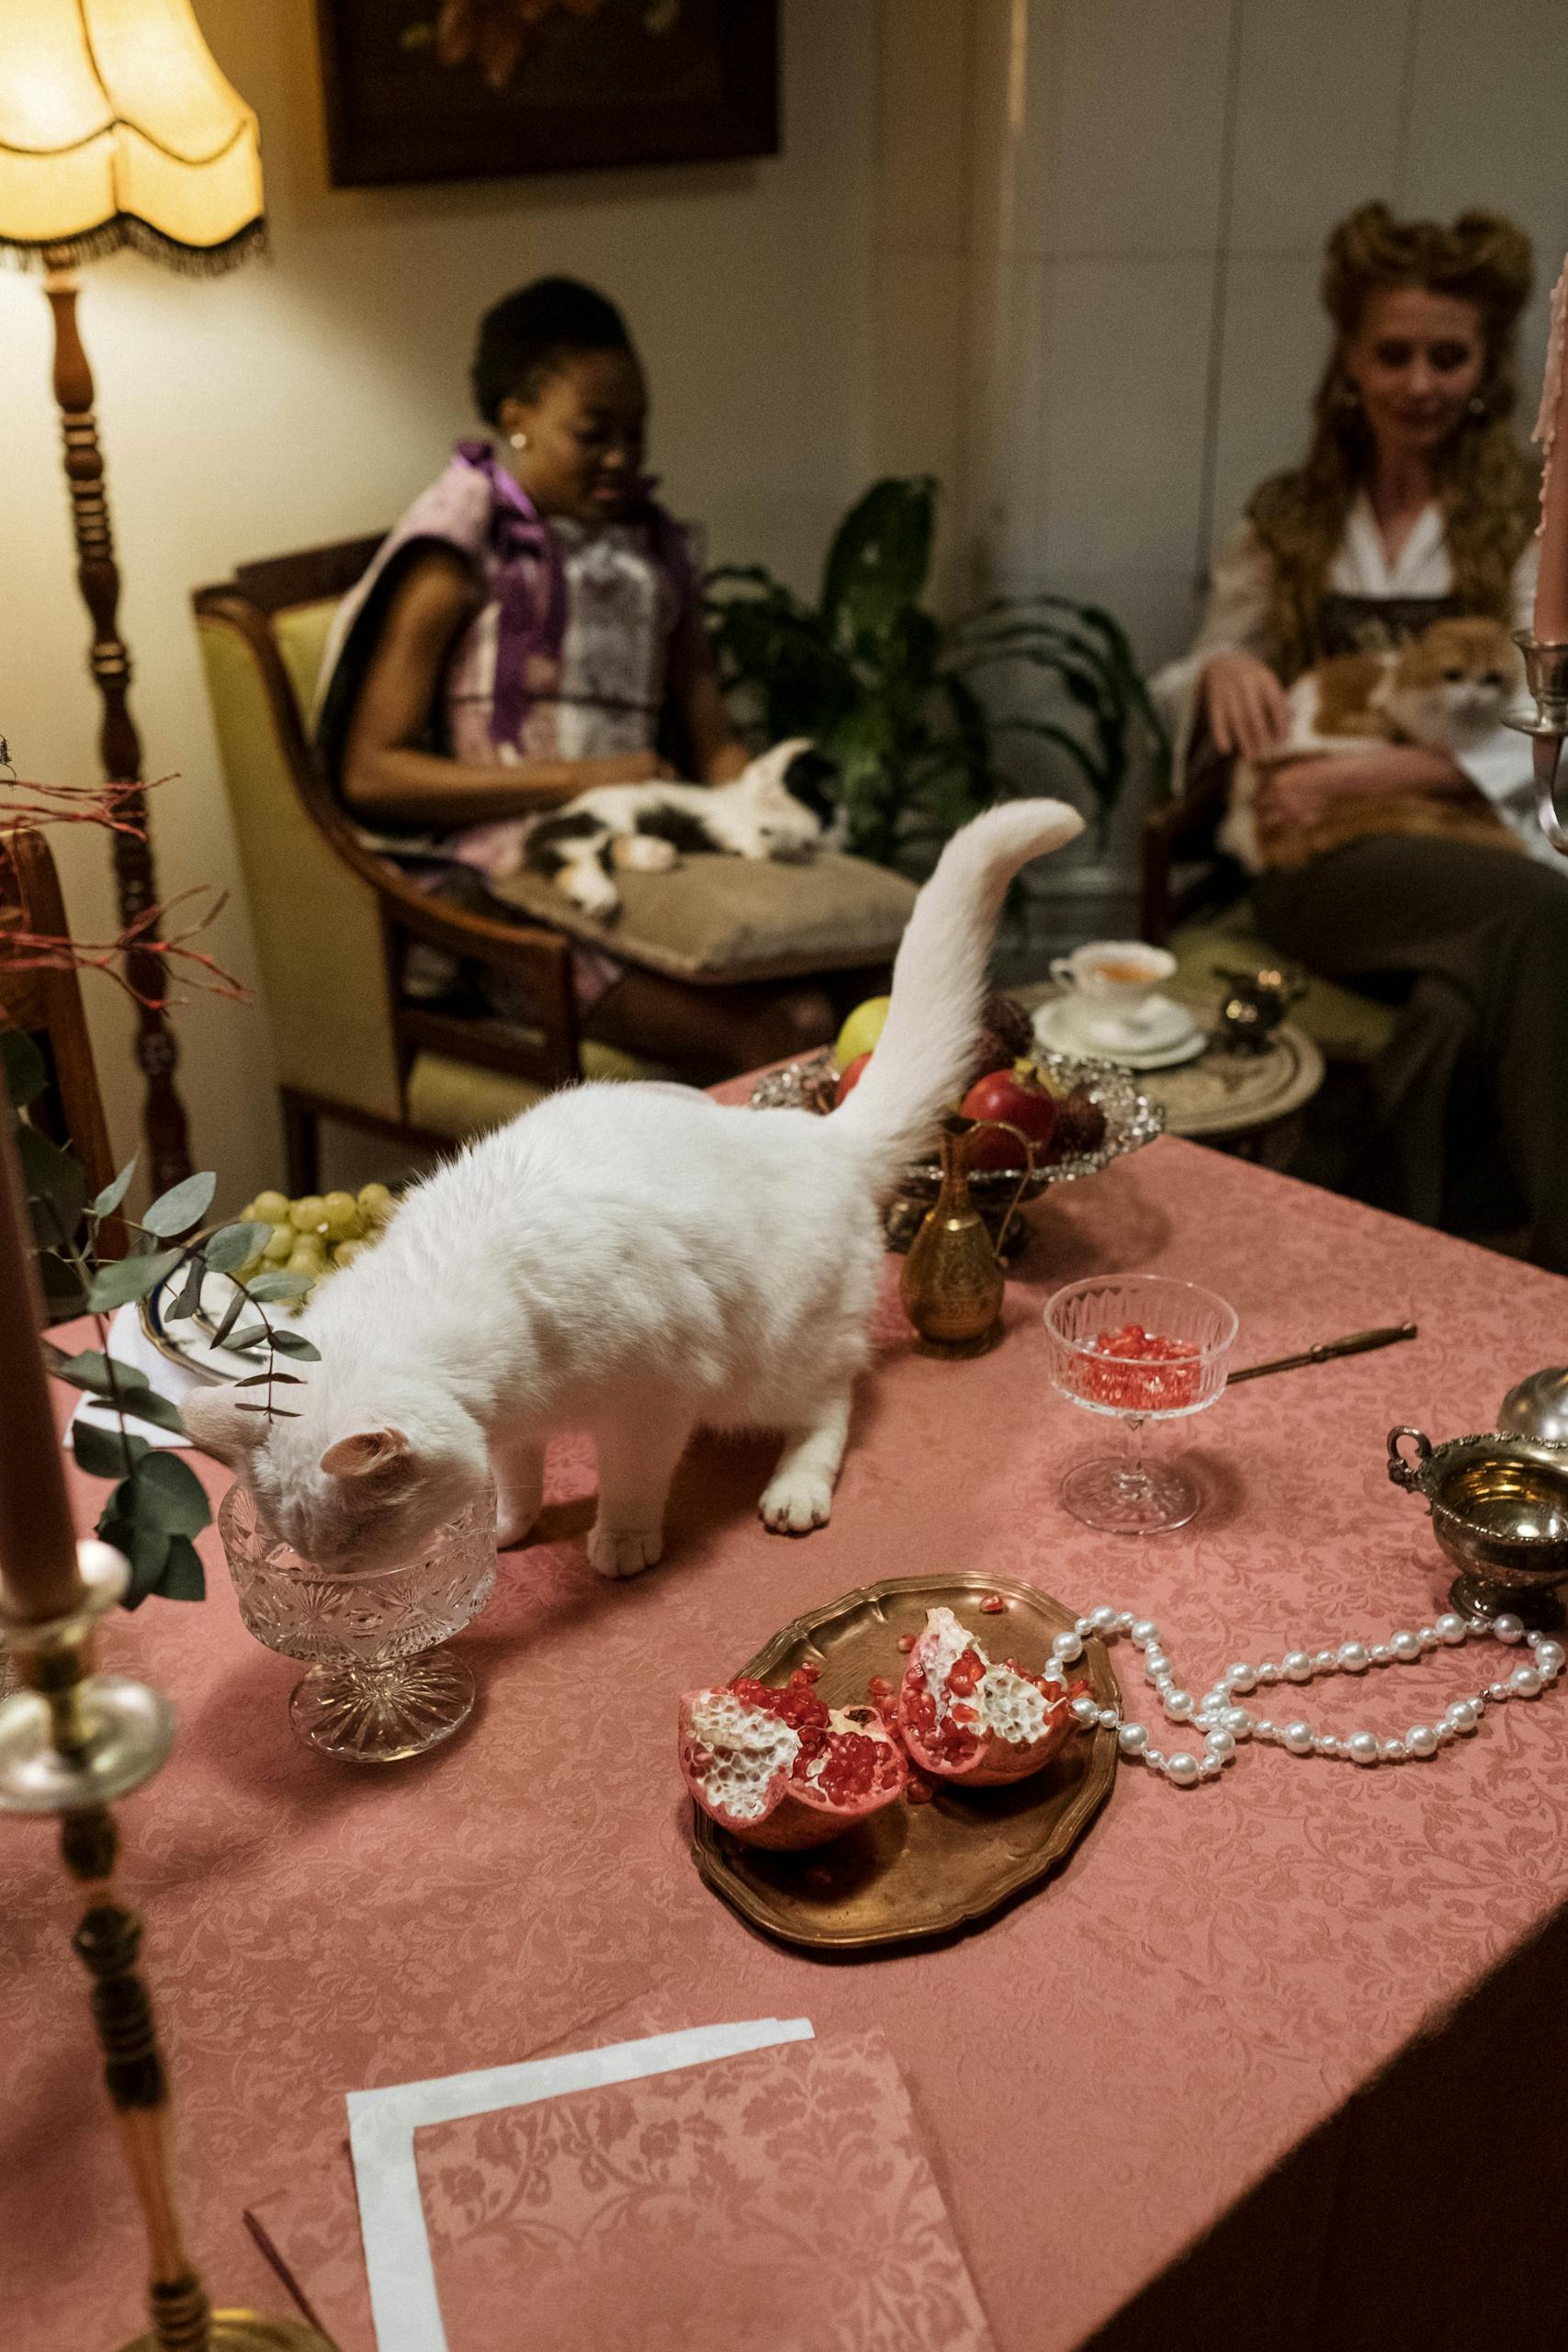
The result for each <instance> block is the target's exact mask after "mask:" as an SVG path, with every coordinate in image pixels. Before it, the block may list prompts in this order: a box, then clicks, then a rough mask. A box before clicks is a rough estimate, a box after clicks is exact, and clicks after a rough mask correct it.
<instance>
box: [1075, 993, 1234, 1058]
mask: <svg viewBox="0 0 1568 2352" xmlns="http://www.w3.org/2000/svg"><path fill="white" fill-rule="evenodd" d="M1151 1016H1152V1017H1151ZM1034 1035H1035V1036H1036V1038H1037V1039H1038V1040H1039V1042H1040V1044H1041V1045H1043V1046H1045V1047H1046V1048H1047V1049H1048V1050H1049V1051H1051V1052H1054V1053H1066V1054H1098V1055H1100V1057H1101V1059H1102V1060H1105V1061H1109V1062H1120V1063H1121V1064H1122V1067H1123V1069H1175V1068H1176V1067H1177V1065H1178V1064H1179V1063H1180V1062H1190V1061H1195V1060H1196V1059H1197V1057H1198V1056H1199V1055H1200V1054H1201V1053H1202V1051H1203V1050H1204V1048H1205V1046H1207V1045H1208V1042H1209V1040H1208V1036H1207V1035H1206V1033H1205V1032H1204V1031H1203V1030H1202V1029H1201V1028H1200V1027H1199V1025H1198V1023H1196V1022H1195V1021H1194V1020H1193V1018H1192V1015H1191V1014H1190V1012H1188V1010H1187V1008H1186V1006H1185V1005H1180V1004H1174V1003H1172V1001H1171V1000H1170V999H1169V998H1168V997H1156V999H1155V1000H1154V1001H1153V1003H1152V1004H1151V1005H1150V1006H1149V1007H1148V1008H1147V1011H1146V1012H1145V1018H1144V1019H1143V1020H1142V1021H1140V1022H1138V1023H1136V1025H1135V1026H1134V1023H1132V1022H1124V1021H1114V1022H1113V1021H1107V1022H1104V1023H1100V1022H1097V1021H1093V1020H1090V1019H1089V1018H1087V1017H1086V1012H1085V1008H1084V1007H1083V1006H1081V1005H1080V1004H1078V1003H1077V1001H1076V1000H1075V999H1074V998H1072V997H1070V996H1065V997H1057V998H1055V1000H1054V1001H1052V1002H1051V1003H1049V1004H1043V1005H1042V1006H1041V1008H1040V1010H1039V1012H1037V1013H1036V1014H1035V1016H1034ZM1113 1040H1114V1042H1112V1041H1113Z"/></svg>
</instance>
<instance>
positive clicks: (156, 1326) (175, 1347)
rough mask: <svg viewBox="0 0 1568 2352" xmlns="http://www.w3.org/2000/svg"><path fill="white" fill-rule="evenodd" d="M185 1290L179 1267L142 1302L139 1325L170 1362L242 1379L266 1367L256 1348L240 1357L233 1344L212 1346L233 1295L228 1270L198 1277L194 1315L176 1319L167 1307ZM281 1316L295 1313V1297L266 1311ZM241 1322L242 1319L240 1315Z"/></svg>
mask: <svg viewBox="0 0 1568 2352" xmlns="http://www.w3.org/2000/svg"><path fill="white" fill-rule="evenodd" d="M184 1288H185V1273H184V1271H183V1269H182V1270H181V1271H179V1272H175V1273H173V1274H171V1275H170V1277H169V1279H168V1281H167V1282H165V1283H160V1284H159V1285H158V1288H157V1289H156V1290H155V1291H154V1292H153V1293H152V1297H151V1298H144V1299H143V1300H142V1302H141V1329H142V1331H143V1333H144V1334H145V1336H146V1338H147V1339H148V1340H149V1341H150V1342H151V1343H152V1346H153V1347H154V1348H156V1349H157V1351H158V1353H159V1354H160V1355H162V1356H167V1357H168V1358H169V1360H170V1361H171V1363H182V1364H184V1365H185V1366H186V1370H187V1371H190V1372H195V1373H199V1374H200V1375H201V1377H202V1378H203V1379H204V1380H243V1378H244V1377H245V1375H246V1374H247V1373H252V1372H260V1371H263V1370H265V1364H266V1358H265V1355H264V1354H262V1353H261V1352H260V1351H257V1352H256V1353H254V1354H252V1355H239V1354H237V1353H236V1352H235V1351H234V1350H233V1349H231V1348H215V1347H214V1346H213V1344H212V1337H213V1333H214V1332H215V1331H216V1330H217V1329H218V1326H219V1325H220V1322H221V1321H222V1319H223V1316H224V1313H225V1311H226V1310H227V1308H228V1306H229V1305H230V1302H231V1300H232V1298H233V1295H234V1284H233V1283H231V1281H230V1279H229V1277H228V1275H227V1274H206V1275H204V1276H203V1278H202V1284H201V1305H200V1306H198V1307H197V1311H196V1313H195V1314H194V1315H182V1316H179V1317H175V1316H174V1315H172V1314H171V1313H170V1309H171V1308H172V1307H173V1306H175V1305H176V1304H177V1302H178V1299H179V1295H180V1293H181V1291H182V1290H183V1289H184ZM268 1312H269V1313H270V1314H272V1315H275V1316H276V1317H279V1319H280V1320H282V1319H286V1318H287V1319H291V1318H292V1317H293V1316H294V1315H295V1314H297V1313H298V1312H299V1308H298V1306H297V1305H296V1303H295V1302H294V1301H293V1300H288V1301H287V1302H283V1303H275V1304H274V1305H273V1306H271V1307H270V1308H269V1310H268ZM240 1320H241V1324H242V1326H243V1323H244V1320H245V1317H244V1316H243V1315H242V1316H241V1318H240Z"/></svg>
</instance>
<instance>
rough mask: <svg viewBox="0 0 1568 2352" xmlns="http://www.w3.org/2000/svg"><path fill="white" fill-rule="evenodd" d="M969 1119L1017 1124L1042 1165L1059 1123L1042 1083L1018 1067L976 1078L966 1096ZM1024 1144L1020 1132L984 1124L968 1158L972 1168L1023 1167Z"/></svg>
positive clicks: (967, 1117)
mask: <svg viewBox="0 0 1568 2352" xmlns="http://www.w3.org/2000/svg"><path fill="white" fill-rule="evenodd" d="M964 1117H965V1118H966V1119H976V1120H982V1121H983V1120H987V1119H999V1120H1004V1121H1005V1122H1006V1125H1007V1126H1009V1127H1017V1128H1019V1129H1020V1130H1021V1133H1022V1134H1024V1135H1025V1136H1028V1137H1029V1139H1030V1141H1031V1142H1032V1144H1033V1146H1034V1154H1033V1163H1034V1166H1035V1167H1036V1168H1040V1167H1043V1165H1044V1160H1045V1153H1046V1150H1047V1148H1049V1145H1050V1141H1051V1135H1052V1130H1053V1129H1054V1128H1055V1124H1056V1105H1055V1100H1054V1098H1053V1097H1052V1096H1051V1095H1049V1094H1048V1093H1047V1092H1046V1091H1045V1089H1044V1088H1043V1086H1039V1085H1036V1084H1035V1083H1034V1081H1033V1080H1032V1079H1026V1078H1022V1077H1021V1076H1020V1075H1019V1074H1018V1072H1017V1071H1016V1070H1010V1069H994V1070H991V1071H990V1072H989V1073H988V1074H987V1076H986V1077H985V1078H981V1079H976V1082H975V1084H974V1085H973V1086H972V1087H971V1088H970V1089H969V1091H968V1093H967V1094H966V1095H965V1096H964ZM1023 1153H1024V1148H1023V1146H1022V1144H1021V1143H1020V1141H1019V1139H1018V1136H1010V1135H1009V1134H1007V1133H1006V1131H1005V1128H1004V1127H1000V1126H995V1127H989V1128H987V1127H984V1126H982V1128H981V1131H980V1133H979V1134H978V1135H977V1136H974V1137H973V1138H972V1139H971V1142H970V1145H969V1161H968V1164H969V1166H970V1167H971V1168H972V1169H985V1168H1021V1167H1022V1165H1023Z"/></svg>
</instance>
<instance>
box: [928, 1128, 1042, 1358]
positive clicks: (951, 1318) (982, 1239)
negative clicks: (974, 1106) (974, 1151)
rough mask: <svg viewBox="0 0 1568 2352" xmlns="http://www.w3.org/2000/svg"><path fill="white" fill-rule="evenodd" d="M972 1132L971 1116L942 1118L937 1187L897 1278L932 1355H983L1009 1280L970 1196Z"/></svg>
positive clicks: (997, 1331)
mask: <svg viewBox="0 0 1568 2352" xmlns="http://www.w3.org/2000/svg"><path fill="white" fill-rule="evenodd" d="M974 1132H975V1123H974V1121H973V1120H970V1119H960V1118H953V1119H948V1120H946V1121H944V1123H943V1126H942V1190H941V1192H940V1193H938V1194H937V1197H936V1201H935V1204H934V1205H933V1206H932V1207H931V1208H930V1209H928V1210H927V1212H926V1215H925V1218H924V1221H923V1222H922V1224H921V1226H920V1229H919V1233H917V1234H916V1236H915V1238H914V1240H913V1241H912V1242H911V1243H910V1245H909V1254H908V1257H907V1258H906V1259H905V1261H904V1270H903V1273H902V1276H901V1278H900V1281H899V1291H900V1294H901V1295H902V1297H903V1301H904V1312H905V1314H906V1315H908V1318H909V1320H910V1322H911V1323H912V1324H913V1325H914V1327H915V1329H916V1330H917V1331H918V1332H919V1335H920V1338H921V1339H922V1340H924V1341H925V1343H926V1346H927V1348H928V1349H929V1350H930V1351H931V1352H932V1353H934V1354H938V1355H944V1356H977V1355H983V1354H984V1353H985V1351H986V1350H987V1348H991V1347H994V1346H995V1345H996V1343H997V1341H998V1339H999V1338H1000V1337H1001V1329H1002V1295H1003V1293H1004V1291H1005V1289H1006V1286H1007V1285H1006V1277H1005V1276H1004V1274H1003V1272H1002V1261H1001V1259H1000V1256H999V1255H998V1247H999V1240H1000V1237H999V1236H998V1240H997V1241H993V1240H992V1238H991V1236H990V1234H989V1232H988V1231H987V1226H986V1221H985V1219H984V1217H983V1216H981V1215H980V1212H979V1210H978V1209H977V1208H976V1206H975V1204H974V1202H973V1201H972V1200H971V1199H970V1197H969V1179H968V1174H967V1156H968V1146H969V1137H970V1136H972V1135H973V1134H974ZM1023 1181H1024V1182H1027V1181H1028V1179H1027V1174H1026V1175H1025V1178H1024V1180H1023ZM1021 1190H1022V1184H1021V1185H1020V1191H1021ZM1013 1206H1014V1207H1016V1206H1017V1201H1016V1199H1015V1201H1014V1204H1013ZM1008 1215H1009V1216H1011V1215H1012V1210H1011V1209H1010V1210H1009V1212H1008ZM1003 1229H1004V1231H1005V1229H1006V1227H1005V1223H1004V1227H1003Z"/></svg>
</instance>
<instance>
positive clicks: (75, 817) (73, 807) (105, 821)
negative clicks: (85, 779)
mask: <svg viewBox="0 0 1568 2352" xmlns="http://www.w3.org/2000/svg"><path fill="white" fill-rule="evenodd" d="M158 781H159V783H166V782H167V781H168V779H167V777H164V776H161V777H160V778H159V779H158ZM142 788H143V787H142V786H141V785H139V784H33V783H31V782H28V783H26V784H23V783H18V782H17V780H16V779H15V778H12V779H8V780H7V781H6V784H5V786H4V791H5V795H6V797H5V798H4V799H3V800H0V818H3V819H4V821H5V822H6V824H7V825H13V824H15V825H102V826H103V827H104V829H105V831H107V832H111V833H128V834H129V835H130V838H131V839H132V840H133V841H145V840H146V838H147V820H146V818H145V817H144V816H142V815H141V814H137V815H134V816H127V814H126V813H125V812H126V810H127V809H128V808H130V807H131V806H132V805H133V804H134V803H135V802H137V801H138V800H139V799H140V797H141V792H142ZM146 789H147V790H148V791H152V789H153V787H152V786H151V785H149V786H147V787H146Z"/></svg>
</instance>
